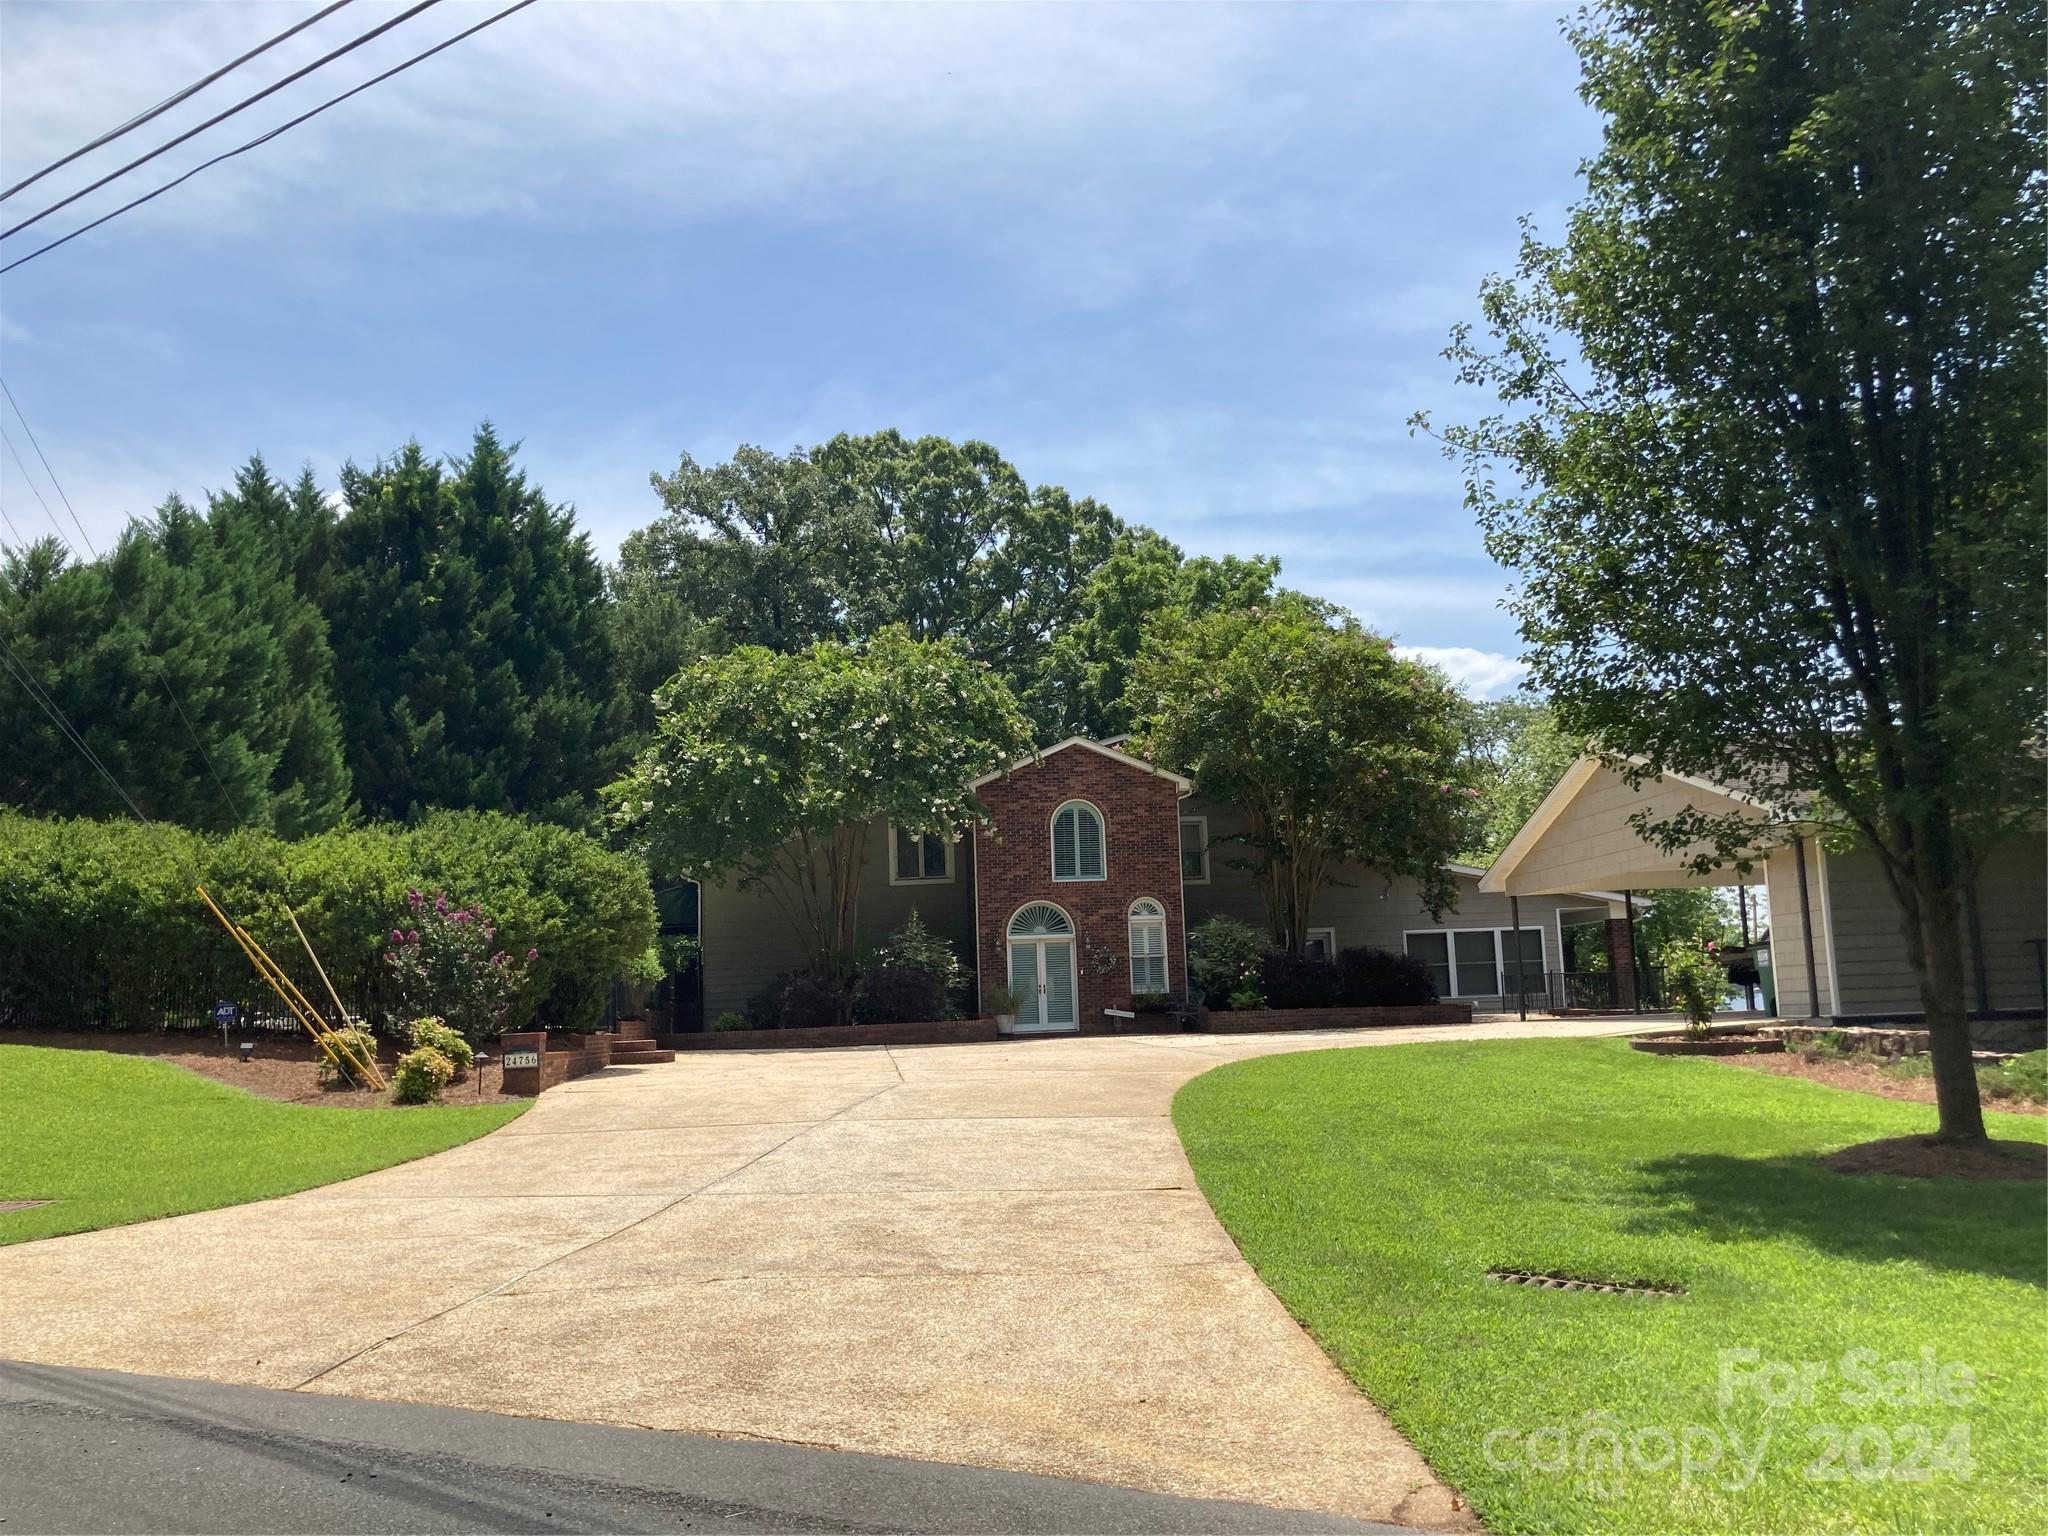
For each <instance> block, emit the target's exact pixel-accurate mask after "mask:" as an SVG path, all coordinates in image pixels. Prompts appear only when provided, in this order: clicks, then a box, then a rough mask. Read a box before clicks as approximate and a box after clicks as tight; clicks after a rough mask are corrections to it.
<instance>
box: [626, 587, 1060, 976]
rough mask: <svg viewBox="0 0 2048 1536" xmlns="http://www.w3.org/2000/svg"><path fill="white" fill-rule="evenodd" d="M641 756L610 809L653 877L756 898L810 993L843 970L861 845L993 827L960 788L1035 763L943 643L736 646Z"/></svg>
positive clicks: (985, 683) (1020, 720) (975, 677)
mask: <svg viewBox="0 0 2048 1536" xmlns="http://www.w3.org/2000/svg"><path fill="white" fill-rule="evenodd" d="M655 710H656V723H655V730H654V739H653V741H652V743H651V744H650V745H649V746H648V747H647V748H646V749H645V750H644V751H643V752H642V753H641V754H640V757H639V759H638V761H637V762H636V763H635V764H634V766H633V770H632V772H631V773H630V774H629V775H627V776H626V777H625V778H624V779H622V780H621V781H619V782H618V783H617V784H615V785H613V786H612V787H611V790H610V792H609V794H610V799H611V802H612V805H613V815H614V817H615V820H616V822H617V824H618V825H619V826H620V827H621V828H622V829H623V830H624V831H625V832H626V833H627V835H629V836H630V837H632V838H633V839H634V840H635V841H637V842H639V843H641V844H642V845H643V846H644V847H645V849H646V851H647V853H648V854H649V856H650V857H651V858H652V859H653V860H654V862H655V863H656V864H657V865H658V866H659V867H660V868H663V869H673V870H674V871H676V872H677V873H679V874H683V875H686V876H689V877H690V878H693V879H696V880H733V881H735V882H736V883H737V884H738V885H740V886H741V887H742V888H759V889H762V890H765V891H766V892H768V894H769V895H770V896H771V897H772V898H773V899H774V900H775V902H776V903H777V904H778V905H779V906H780V907H781V909H782V911H783V912H784V914H785V915H786V916H787V917H788V918H789V920H790V922H791V924H792V925H793V926H794V928H795V929H796V930H797V932H798V933H800V934H801V935H802V936H803V938H804V941H805V943H806V945H807V947H808V949H809V953H810V965H811V967H812V969H813V970H814V971H816V973H817V974H819V975H821V976H844V975H845V974H847V971H848V969H849V966H850V963H851V961H852V958H853V954H854V936H855V920H856V917H857V915H858V912H859V906H860V889H861V877H862V874H863V872H864V866H865V864H866V862H867V832H868V828H869V827H870V826H872V825H873V824H874V823H875V821H876V820H878V819H880V818H887V819H888V820H889V821H892V822H894V823H895V824H896V826H897V827H898V828H900V829H901V830H903V831H905V832H907V833H910V834H911V835H912V836H924V835H937V836H945V837H951V836H954V835H956V834H957V833H958V832H959V830H960V828H961V827H962V826H964V825H966V824H968V823H969V822H971V821H974V820H976V819H978V818H984V817H985V816H986V815H987V812H986V810H985V809H984V808H983V807H982V805H981V802H980V801H979V800H978V799H977V798H976V797H975V794H974V791H973V790H972V789H970V788H969V787H968V786H969V784H970V782H971V781H972V780H974V779H976V778H979V777H980V776H981V775H983V774H985V773H988V772H990V771H992V770H994V769H996V768H999V767H1002V766H1004V765H1006V764H1008V763H1010V762H1013V761H1014V760H1016V759H1017V758H1018V757H1020V756H1022V755H1023V754H1025V753H1027V752H1029V751H1030V749H1031V736H1030V731H1029V729H1028V727H1027V726H1026V724H1025V720H1024V716H1023V713H1022V712H1021V711H1020V710H1019V709H1018V707H1017V701H1016V699H1015V698H1014V697H1013V696H1012V695H1011V693H1010V690H1009V688H1008V687H1007V686H1006V685H1005V684H1004V683H1003V681H1002V679H1001V678H999V677H997V676H996V675H995V674H994V673H993V672H992V671H990V670H989V669H988V668H987V667H986V666H984V665H982V664H981V663H979V662H975V661H971V660H969V659H968V658H967V657H966V656H964V655H963V654H962V653H961V651H960V649H959V648H958V646H957V645H956V644H955V643H954V642H952V641H950V640H917V639H913V638H912V637H911V635H910V633H909V632H908V631H907V630H905V629H904V628H903V627H902V626H900V625H891V626H889V627H887V628H885V629H882V630H881V631H879V632H878V633H876V634H874V635H873V636H871V637H869V638H867V639H866V640H862V641H858V642H854V643H846V642H841V641H831V640H827V641H819V642H818V643H816V644H814V645H812V646H810V647H809V648H808V649H806V650H800V651H790V652H777V651H770V650H766V649H764V648H762V647H759V646H741V647H740V648H738V649H737V650H733V651H729V652H727V653H726V654H724V655H722V656H715V657H710V658H707V659H705V660H703V661H700V662H697V663H696V664H694V665H692V666H688V667H685V668H684V669H683V670H681V671H680V672H678V673H677V674H676V675H675V676H674V677H673V678H671V679H670V680H669V681H668V682H667V683H665V684H663V685H662V687H661V688H660V689H659V690H658V691H657V693H656V695H655Z"/></svg>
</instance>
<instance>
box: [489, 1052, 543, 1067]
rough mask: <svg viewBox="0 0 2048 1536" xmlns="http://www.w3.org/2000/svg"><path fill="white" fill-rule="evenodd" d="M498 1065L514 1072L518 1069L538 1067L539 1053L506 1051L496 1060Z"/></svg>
mask: <svg viewBox="0 0 2048 1536" xmlns="http://www.w3.org/2000/svg"><path fill="white" fill-rule="evenodd" d="M498 1065H499V1066H500V1067H503V1068H506V1069H507V1070H516V1069H517V1068H520V1067H537V1066H539V1065H540V1052H539V1051H507V1052H506V1053H505V1054H504V1055H502V1056H500V1057H499V1058H498Z"/></svg>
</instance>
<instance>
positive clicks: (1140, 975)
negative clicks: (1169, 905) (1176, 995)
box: [1131, 896, 1167, 996]
mask: <svg viewBox="0 0 2048 1536" xmlns="http://www.w3.org/2000/svg"><path fill="white" fill-rule="evenodd" d="M1166 986H1167V977H1166V908H1164V907H1162V906H1161V905H1160V904H1159V903H1158V902H1156V901H1154V900H1153V899H1152V898H1151V897H1149V896H1141V897H1139V898H1138V899H1137V900H1136V901H1134V902H1132V903H1131V993H1132V995H1133V996H1136V995H1137V994H1139V993H1142V992H1164V991H1165V990H1166Z"/></svg>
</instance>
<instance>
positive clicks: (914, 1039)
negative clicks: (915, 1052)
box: [664, 1019, 996, 1051]
mask: <svg viewBox="0 0 2048 1536" xmlns="http://www.w3.org/2000/svg"><path fill="white" fill-rule="evenodd" d="M995 1038H996V1021H995V1020H994V1019H939V1020H935V1021H934V1022H932V1023H928V1024H837V1025H828V1026H826V1027H825V1028H823V1029H714V1030H710V1031H708V1032H706V1033H704V1034H701V1035H671V1036H669V1037H668V1038H667V1040H666V1041H665V1042H664V1043H665V1044H667V1045H668V1046H669V1047H670V1048H671V1049H674V1050H678V1051H777V1050H780V1051H796V1050H812V1049H816V1048H818V1047H820V1046H859V1045H952V1044H955V1043H957V1042H960V1041H966V1040H993V1039H995Z"/></svg>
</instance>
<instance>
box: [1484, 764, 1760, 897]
mask: <svg viewBox="0 0 2048 1536" xmlns="http://www.w3.org/2000/svg"><path fill="white" fill-rule="evenodd" d="M1627 761H1628V762H1630V763H1632V764H1635V765H1637V766H1641V765H1642V762H1643V760H1642V759H1641V758H1639V757H1631V758H1629V759H1627ZM1606 766H1607V765H1606V764H1605V763H1603V762H1602V761H1601V760H1600V759H1599V758H1598V757H1595V756H1593V755H1591V754H1590V753H1589V754H1587V755H1586V756H1584V757H1581V758H1579V759H1578V760H1577V761H1576V762H1574V763H1573V764H1572V765H1571V767H1569V768H1567V769H1565V771H1564V775H1563V777H1561V778H1560V779H1559V780H1558V781H1557V782H1556V783H1555V784H1553V785H1552V786H1551V788H1550V793H1549V794H1547V795H1545V796H1544V797H1543V800H1542V803H1541V804H1539V805H1538V806H1537V807H1536V809H1535V810H1534V811H1532V812H1531V813H1530V815H1529V819H1528V820H1527V821H1525V822H1523V823H1522V825H1521V827H1520V829H1519V830H1517V831H1516V833H1515V835H1514V836H1513V837H1512V838H1510V839H1509V841H1508V845H1507V847H1505V848H1503V849H1501V851H1500V854H1499V856H1498V857H1497V858H1495V859H1494V861H1493V863H1492V864H1491V865H1490V866H1488V867H1487V869H1486V870H1485V872H1484V873H1483V874H1481V876H1480V879H1479V889H1480V890H1482V891H1493V892H1499V891H1503V890H1505V889H1506V888H1507V881H1508V877H1509V876H1510V875H1512V874H1513V873H1514V872H1515V870H1516V868H1517V867H1518V866H1519V865H1520V864H1521V862H1522V860H1524V859H1525V858H1527V857H1528V856H1529V853H1530V851H1531V850H1532V849H1533V848H1535V846H1536V845H1537V843H1539V842H1541V841H1542V840H1543V834H1544V833H1546V832H1548V831H1549V830H1550V829H1551V827H1552V826H1553V825H1554V824H1555V823H1556V821H1557V819H1558V818H1559V817H1560V816H1562V815H1563V814H1564V813H1565V812H1566V811H1567V810H1568V809H1570V807H1571V803H1572V802H1573V801H1574V800H1576V799H1578V797H1579V791H1580V790H1582V789H1584V788H1585V787H1586V786H1587V785H1588V784H1590V783H1591V782H1592V781H1593V779H1594V777H1595V776H1596V775H1597V774H1598V773H1599V772H1600V770H1601V769H1602V768H1604V767H1606ZM1657 777H1658V780H1659V781H1669V782H1670V783H1673V784H1683V785H1685V786H1686V787H1687V788H1689V789H1697V790H1702V791H1704V792H1705V793H1707V794H1710V795H1718V796H1720V797H1721V798H1722V799H1724V800H1734V801H1737V802H1740V803H1742V804H1747V805H1756V804H1757V801H1756V800H1755V799H1754V798H1753V797H1752V796H1750V795H1747V794H1745V793H1743V791H1741V790H1739V789H1730V788H1729V787H1728V786H1727V785H1725V784H1716V783H1714V782H1713V781H1712V780H1711V779H1702V778H1697V777H1695V776H1694V775H1692V774H1689V773H1675V772H1671V771H1669V770H1667V771H1666V772H1664V773H1661V774H1659V775H1658V776H1657ZM1759 809H1762V807H1761V806H1759ZM1581 894H1582V895H1588V896H1590V895H1594V894H1597V893H1595V892H1592V891H1585V892H1582V893H1581Z"/></svg>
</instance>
